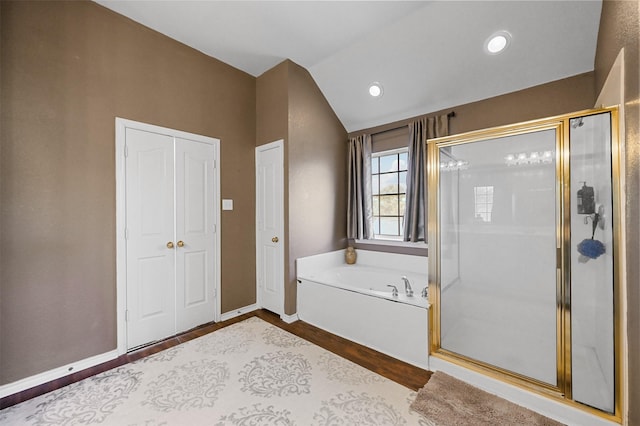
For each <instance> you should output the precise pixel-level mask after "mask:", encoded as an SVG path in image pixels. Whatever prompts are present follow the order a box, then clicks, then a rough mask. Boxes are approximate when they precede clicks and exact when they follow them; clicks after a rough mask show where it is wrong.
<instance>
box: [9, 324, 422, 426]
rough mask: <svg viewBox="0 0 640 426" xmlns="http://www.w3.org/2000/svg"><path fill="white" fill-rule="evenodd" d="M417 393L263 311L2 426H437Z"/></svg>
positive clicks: (49, 397) (12, 416) (17, 410)
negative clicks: (422, 412) (416, 403)
mask: <svg viewBox="0 0 640 426" xmlns="http://www.w3.org/2000/svg"><path fill="white" fill-rule="evenodd" d="M413 397H415V392H412V391H411V390H409V389H407V388H405V387H403V386H401V385H399V384H397V383H394V382H392V381H390V380H387V379H385V378H384V377H381V376H379V375H377V374H375V373H372V372H371V371H369V370H366V369H365V368H363V367H360V366H359V365H356V364H354V363H352V362H350V361H347V360H345V359H343V358H340V357H338V356H337V355H335V354H332V353H330V352H328V351H326V350H324V349H322V348H320V347H318V346H316V345H313V344H311V343H309V342H307V341H305V340H302V339H300V338H299V337H297V336H295V335H293V334H290V333H288V332H286V331H284V330H282V329H280V328H277V327H275V326H273V325H270V324H268V323H266V322H264V321H262V320H260V319H259V318H255V317H254V318H250V319H248V320H245V321H242V322H239V323H237V324H233V325H231V326H228V327H225V328H223V329H220V330H218V331H215V332H213V333H210V334H207V335H205V336H202V337H199V338H197V339H194V340H191V341H189V342H186V343H183V344H181V345H179V346H176V347H173V348H170V349H167V350H165V351H162V352H159V353H157V354H155V355H152V356H150V357H148V358H145V359H142V360H138V361H137V362H134V363H132V364H128V365H126V366H122V367H119V368H116V369H114V370H110V371H107V372H105V373H102V374H99V375H97V376H94V377H91V378H88V379H85V380H83V381H81V382H78V383H75V384H73V385H70V386H67V387H65V388H62V389H59V390H57V391H54V392H51V393H49V394H45V395H42V396H39V397H37V398H34V399H32V400H29V401H26V402H23V403H21V404H18V405H16V406H14V407H11V408H8V409H6V410H3V411H0V424H2V425H3V426H5V425H6V426H13V425H29V426H36V425H37V426H47V425H65V426H66V425H109V426H111V425H114V426H115V425H117V426H123V425H124V426H173V425H179V426H181V425H190V426H199V425H207V426H209V425H215V426H269V425H273V426H294V425H296V426H308V425H323V426H324V425H350V426H351V425H366V426H375V425H381V426H382V425H385V426H387V425H419V426H434V425H432V424H430V423H428V422H427V421H426V420H425V419H424V418H421V417H420V416H419V415H418V414H416V413H414V412H411V411H410V410H409V405H410V404H411V401H412V400H413Z"/></svg>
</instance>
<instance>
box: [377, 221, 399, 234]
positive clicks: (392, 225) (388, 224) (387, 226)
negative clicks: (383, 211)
mask: <svg viewBox="0 0 640 426" xmlns="http://www.w3.org/2000/svg"><path fill="white" fill-rule="evenodd" d="M380 233H381V234H384V235H400V233H399V232H398V218H397V217H381V218H380Z"/></svg>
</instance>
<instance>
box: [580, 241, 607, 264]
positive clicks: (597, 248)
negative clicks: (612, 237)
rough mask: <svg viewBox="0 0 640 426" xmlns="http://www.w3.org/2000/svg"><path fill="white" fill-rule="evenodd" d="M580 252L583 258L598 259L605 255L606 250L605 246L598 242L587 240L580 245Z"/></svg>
mask: <svg viewBox="0 0 640 426" xmlns="http://www.w3.org/2000/svg"><path fill="white" fill-rule="evenodd" d="M578 252H579V253H580V254H581V255H583V256H586V257H589V258H591V259H596V258H598V257H599V256H600V255H602V254H604V252H605V248H604V244H602V243H601V242H600V241H598V240H593V239H585V240H582V242H581V243H580V244H578Z"/></svg>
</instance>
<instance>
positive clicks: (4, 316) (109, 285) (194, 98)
mask: <svg viewBox="0 0 640 426" xmlns="http://www.w3.org/2000/svg"><path fill="white" fill-rule="evenodd" d="M0 10H1V22H0V24H1V25H0V37H1V38H0V40H1V42H0V43H1V57H0V59H1V68H0V69H1V74H0V76H1V81H0V87H1V90H2V106H1V107H2V110H1V116H0V117H1V120H0V123H1V133H0V143H1V145H0V153H1V156H0V159H1V160H0V161H1V162H0V202H1V204H0V208H1V211H0V292H1V293H0V294H1V295H2V299H1V302H0V341H1V342H2V343H1V347H0V384H5V383H8V382H12V381H15V380H18V379H21V378H24V377H27V376H30V375H33V374H36V373H40V372H42V371H46V370H49V369H51V368H55V367H59V366H61V365H64V364H66V363H70V362H74V361H77V360H79V359H83V358H86V357H89V356H92V355H96V354H100V353H103V352H106V351H109V350H112V349H115V347H116V275H115V272H116V248H115V239H116V230H115V153H114V151H115V132H114V128H115V117H116V116H118V117H123V118H128V119H132V120H137V121H142V122H146V123H151V124H156V125H160V126H165V127H170V128H175V129H179V130H184V131H188V132H193V133H198V134H203V135H207V136H213V137H217V138H220V139H221V141H222V142H221V160H222V161H221V195H222V197H223V198H232V199H234V211H232V212H222V222H221V229H220V230H221V233H222V289H221V293H222V311H223V312H225V311H229V310H232V309H234V308H237V307H241V306H245V305H248V304H251V303H253V302H254V301H255V266H254V265H255V254H254V253H255V249H254V247H255V245H254V241H255V237H254V234H255V231H254V212H255V188H254V187H255V184H254V177H253V173H252V170H253V163H254V148H255V122H256V121H255V82H256V81H255V78H253V77H252V76H250V75H248V74H245V73H243V72H241V71H238V70H237V69H234V68H232V67H230V66H228V65H226V64H223V63H222V62H220V61H218V60H215V59H212V58H210V57H207V56H205V55H203V54H201V53H199V52H197V51H195V50H193V49H191V48H188V47H186V46H184V45H182V44H180V43H178V42H176V41H173V40H171V39H169V38H167V37H165V36H163V35H160V34H158V33H156V32H154V31H151V30H149V29H147V28H145V27H143V26H141V25H139V24H137V23H134V22H133V21H131V20H129V19H127V18H124V17H122V16H120V15H117V14H115V13H113V12H111V11H109V10H107V9H105V8H103V7H101V6H98V5H97V4H95V3H92V2H15V3H14V2H6V1H3V2H1V3H0ZM247 170H249V171H250V172H247Z"/></svg>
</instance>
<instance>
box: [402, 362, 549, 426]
mask: <svg viewBox="0 0 640 426" xmlns="http://www.w3.org/2000/svg"><path fill="white" fill-rule="evenodd" d="M411 409H412V410H415V411H417V412H418V413H421V414H422V415H424V416H426V417H428V418H429V419H430V421H432V422H433V423H434V424H436V425H443V426H445V425H459V426H495V425H519V426H534V425H538V426H561V425H562V423H558V422H556V421H555V420H552V419H549V418H547V417H544V416H542V415H540V414H538V413H536V412H533V411H531V410H528V409H526V408H524V407H521V406H519V405H516V404H514V403H512V402H509V401H507V400H506V399H502V398H500V397H498V396H496V395H492V394H490V393H488V392H485V391H483V390H481V389H478V388H476V387H474V386H471V385H469V384H467V383H464V382H462V381H460V380H458V379H454V378H453V377H451V376H448V375H446V374H444V373H442V372H439V371H437V372H435V373H434V374H433V375H431V378H430V379H429V381H428V382H427V384H426V385H425V386H424V387H423V388H422V389H420V390H419V391H418V395H417V397H416V400H415V401H414V402H413V403H412V404H411Z"/></svg>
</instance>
